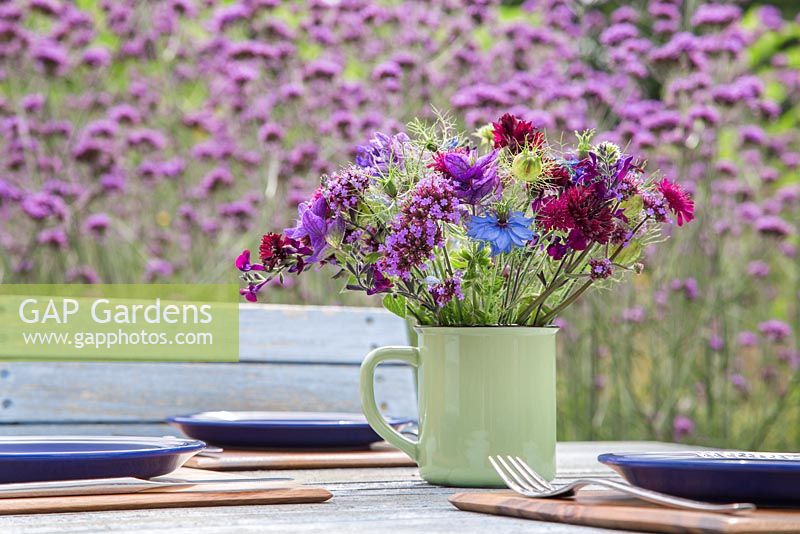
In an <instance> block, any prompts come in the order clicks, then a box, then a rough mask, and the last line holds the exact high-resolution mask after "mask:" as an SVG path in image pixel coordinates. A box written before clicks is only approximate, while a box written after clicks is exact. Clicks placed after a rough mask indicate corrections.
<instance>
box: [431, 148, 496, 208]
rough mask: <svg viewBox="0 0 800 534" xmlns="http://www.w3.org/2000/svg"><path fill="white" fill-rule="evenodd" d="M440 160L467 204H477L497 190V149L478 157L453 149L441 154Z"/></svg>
mask: <svg viewBox="0 0 800 534" xmlns="http://www.w3.org/2000/svg"><path fill="white" fill-rule="evenodd" d="M440 161H441V166H443V167H444V169H445V173H446V176H447V177H449V178H450V179H451V181H452V182H453V185H454V186H455V190H456V194H457V195H458V197H459V198H461V199H463V200H464V201H465V202H467V203H468V204H478V203H479V202H480V201H481V200H482V199H483V198H484V197H486V196H487V195H489V194H491V193H497V192H499V188H500V180H499V179H498V177H497V150H493V151H492V152H489V153H488V154H486V155H484V156H481V157H478V158H476V157H475V156H474V155H473V154H472V153H470V152H466V151H460V150H455V151H452V152H448V153H445V154H444V155H442V156H441V159H440Z"/></svg>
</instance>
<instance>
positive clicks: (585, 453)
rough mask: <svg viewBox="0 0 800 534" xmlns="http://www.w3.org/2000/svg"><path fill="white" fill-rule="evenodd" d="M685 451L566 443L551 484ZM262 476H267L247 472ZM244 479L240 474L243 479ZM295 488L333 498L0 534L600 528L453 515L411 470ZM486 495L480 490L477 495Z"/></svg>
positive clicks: (129, 516) (64, 518)
mask: <svg viewBox="0 0 800 534" xmlns="http://www.w3.org/2000/svg"><path fill="white" fill-rule="evenodd" d="M680 448H687V447H685V446H681V445H676V444H667V443H652V442H650V443H645V442H605V443H603V442H594V443H588V442H568V443H560V444H559V450H558V480H557V482H563V481H567V480H569V479H572V478H577V477H581V476H587V475H591V476H606V477H612V476H616V475H614V474H613V472H611V470H609V469H608V468H606V467H604V466H602V465H600V464H598V463H597V461H596V458H597V455H598V454H599V453H602V452H614V451H617V452H619V451H636V450H668V449H669V450H675V449H680ZM247 473H248V474H252V475H254V476H255V475H260V476H268V474H269V473H270V472H267V471H252V472H247ZM242 474H244V472H243V473H242ZM281 476H291V477H293V478H295V479H296V480H297V481H299V482H301V483H308V484H319V485H322V486H324V487H326V488H327V489H328V490H330V491H331V492H332V493H333V495H334V497H333V499H332V500H330V501H329V502H327V503H322V504H312V505H303V504H293V505H271V506H232V507H211V508H180V509H165V510H133V511H117V512H89V513H68V514H46V515H31V516H7V517H0V532H3V533H4V534H13V533H24V534H29V533H30V534H49V533H53V534H55V533H59V534H61V533H79V532H80V533H89V532H111V533H136V534H145V533H156V532H159V533H160V532H164V533H167V532H169V533H171V534H184V533H185V534H189V533H191V534H205V533H207V534H212V533H213V534H219V533H237V534H239V533H243V534H244V533H265V532H304V533H308V532H370V533H382V532H386V533H392V534H397V533H399V532H427V533H436V532H458V533H459V534H464V533H469V532H475V533H478V532H480V533H484V532H492V533H495V532H520V531H522V530H523V529H524V531H525V532H542V533H550V534H556V533H557V534H562V533H568V532H569V533H573V532H575V533H582V532H586V533H587V534H588V533H600V532H611V531H609V530H605V529H597V528H587V527H577V526H574V525H563V524H558V523H542V522H535V521H527V520H522V519H515V518H509V517H499V516H492V515H485V514H477V513H471V512H461V511H458V510H456V509H455V508H454V507H453V506H452V505H451V504H449V503H448V502H447V498H448V497H449V496H450V495H452V494H453V493H456V492H458V491H464V490H459V489H457V488H444V487H438V486H432V485H430V484H427V483H426V482H424V481H422V480H421V479H420V477H419V473H418V472H417V470H416V468H378V469H370V468H367V469H312V470H297V471H281ZM484 491H485V490H484Z"/></svg>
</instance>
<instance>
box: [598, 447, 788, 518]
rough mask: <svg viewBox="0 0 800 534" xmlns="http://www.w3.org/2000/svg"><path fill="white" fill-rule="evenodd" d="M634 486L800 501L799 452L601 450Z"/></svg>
mask: <svg viewBox="0 0 800 534" xmlns="http://www.w3.org/2000/svg"><path fill="white" fill-rule="evenodd" d="M597 459H598V460H599V461H600V462H602V463H604V464H606V465H608V466H609V467H611V468H613V469H614V470H615V471H617V472H618V473H619V474H620V475H622V476H623V477H624V478H625V479H626V480H627V481H628V482H630V483H631V484H633V485H635V486H639V487H642V488H647V489H651V490H655V491H660V492H663V493H669V494H670V495H676V496H679V497H687V498H689V499H697V500H702V501H713V502H752V503H755V504H761V505H776V506H796V505H800V454H793V453H764V452H739V451H686V452H664V453H630V454H601V455H600V456H599V457H598V458H597Z"/></svg>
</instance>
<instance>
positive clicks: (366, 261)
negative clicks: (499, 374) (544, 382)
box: [236, 114, 694, 326]
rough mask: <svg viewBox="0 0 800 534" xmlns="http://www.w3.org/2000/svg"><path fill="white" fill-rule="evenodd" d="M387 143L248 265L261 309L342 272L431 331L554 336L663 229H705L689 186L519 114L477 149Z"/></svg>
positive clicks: (451, 138)
mask: <svg viewBox="0 0 800 534" xmlns="http://www.w3.org/2000/svg"><path fill="white" fill-rule="evenodd" d="M409 132H410V133H411V134H412V136H411V137H409V136H408V135H407V134H405V133H399V134H396V135H393V136H388V135H384V134H381V133H378V134H376V135H375V137H374V138H373V139H372V140H371V141H370V142H369V144H367V145H365V146H361V147H359V148H358V151H357V156H356V159H355V163H354V164H351V165H347V166H345V167H343V168H341V169H339V170H338V171H336V172H334V173H333V174H331V175H326V176H323V177H322V180H321V184H320V186H319V187H318V188H317V190H316V191H315V192H314V194H313V195H312V196H311V198H310V199H309V200H308V201H307V202H304V203H302V204H300V206H299V208H298V220H297V224H296V226H295V227H293V228H289V229H286V230H284V231H283V233H280V234H278V233H268V234H266V235H264V236H263V238H262V240H261V246H260V249H259V257H260V260H261V263H251V259H250V252H249V251H247V250H245V251H244V252H243V253H242V254H241V255H240V256H239V257H238V259H237V260H236V266H237V267H238V269H239V270H240V271H242V273H243V275H242V277H243V279H244V280H245V282H246V284H247V285H246V287H245V288H244V289H242V290H241V292H242V294H243V295H244V296H245V298H246V299H247V300H249V301H256V300H257V295H258V293H259V292H260V291H262V290H263V289H264V287H265V285H266V284H267V283H268V282H269V280H271V279H273V278H275V277H280V278H282V277H284V276H286V275H289V274H292V275H297V274H300V273H302V272H304V271H306V270H307V268H308V267H309V266H311V265H313V264H319V265H330V266H331V267H333V268H334V269H335V270H336V274H335V275H334V276H335V277H337V278H339V277H341V278H344V279H345V280H346V282H345V286H346V288H347V289H350V290H356V291H364V292H366V293H367V294H368V295H373V294H383V295H384V296H383V305H384V306H385V307H386V308H387V309H389V310H390V311H392V312H394V313H396V314H397V315H400V316H401V317H407V316H410V317H413V319H414V321H415V322H416V323H417V324H419V325H438V326H478V325H485V326H488V325H517V326H545V325H550V324H551V323H552V321H553V319H555V318H556V317H557V316H558V314H559V313H560V312H562V311H563V310H564V309H565V308H566V307H567V306H569V305H570V304H571V303H573V302H574V301H575V300H576V299H577V298H578V297H580V296H581V295H582V294H583V293H584V292H585V291H586V290H587V289H589V288H590V287H592V286H605V285H607V284H608V283H609V282H612V281H616V280H618V279H620V278H621V275H622V274H623V273H625V272H627V271H634V272H639V271H640V270H641V269H642V265H641V264H640V263H638V261H639V258H640V256H641V254H642V252H643V249H644V247H645V246H647V245H649V244H652V243H654V242H656V241H658V240H659V239H660V228H661V226H662V224H664V223H668V222H672V221H673V220H674V221H675V222H676V223H677V224H678V225H679V226H680V225H682V224H684V223H686V222H688V221H691V220H692V218H693V217H694V214H693V211H694V205H693V202H692V200H691V198H690V196H689V195H688V194H687V192H686V191H684V189H683V188H681V186H679V185H677V184H675V183H673V182H671V181H670V180H669V179H667V178H661V179H659V178H658V177H657V176H656V175H647V174H646V173H645V162H644V161H641V160H640V159H637V158H636V157H635V156H633V155H628V154H624V153H623V152H622V151H621V150H620V148H619V147H617V146H615V145H613V144H611V143H599V144H594V145H593V144H592V137H593V132H591V131H589V132H583V133H576V136H577V145H576V146H575V147H574V148H573V147H562V146H559V145H555V144H553V143H551V142H548V140H547V139H546V138H545V135H544V134H543V132H541V131H538V130H537V129H536V128H534V126H533V125H532V124H531V123H530V122H527V121H524V120H520V119H519V118H517V117H515V116H513V115H510V114H506V115H504V116H503V117H501V118H500V119H499V120H498V121H497V122H495V123H492V124H490V125H487V126H485V127H484V128H481V129H480V130H479V131H478V132H477V133H475V134H474V138H473V139H474V140H475V144H479V145H480V146H481V147H484V148H485V149H484V150H481V149H479V148H476V147H475V146H473V144H472V143H470V141H471V139H470V138H468V137H464V136H463V135H460V134H458V133H457V132H455V131H454V130H453V127H452V125H451V123H450V122H449V121H447V120H446V119H440V121H439V122H438V123H437V124H435V125H433V126H426V125H425V124H423V123H421V122H413V123H411V124H410V125H409Z"/></svg>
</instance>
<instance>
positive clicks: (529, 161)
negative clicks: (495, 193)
mask: <svg viewBox="0 0 800 534" xmlns="http://www.w3.org/2000/svg"><path fill="white" fill-rule="evenodd" d="M511 174H512V175H513V176H514V178H516V179H517V180H522V181H523V182H528V183H536V182H538V181H539V179H540V178H541V177H542V157H541V156H540V155H539V154H537V153H536V152H533V151H530V150H524V151H522V152H520V153H519V154H517V155H516V156H515V157H514V161H513V163H512V164H511Z"/></svg>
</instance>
